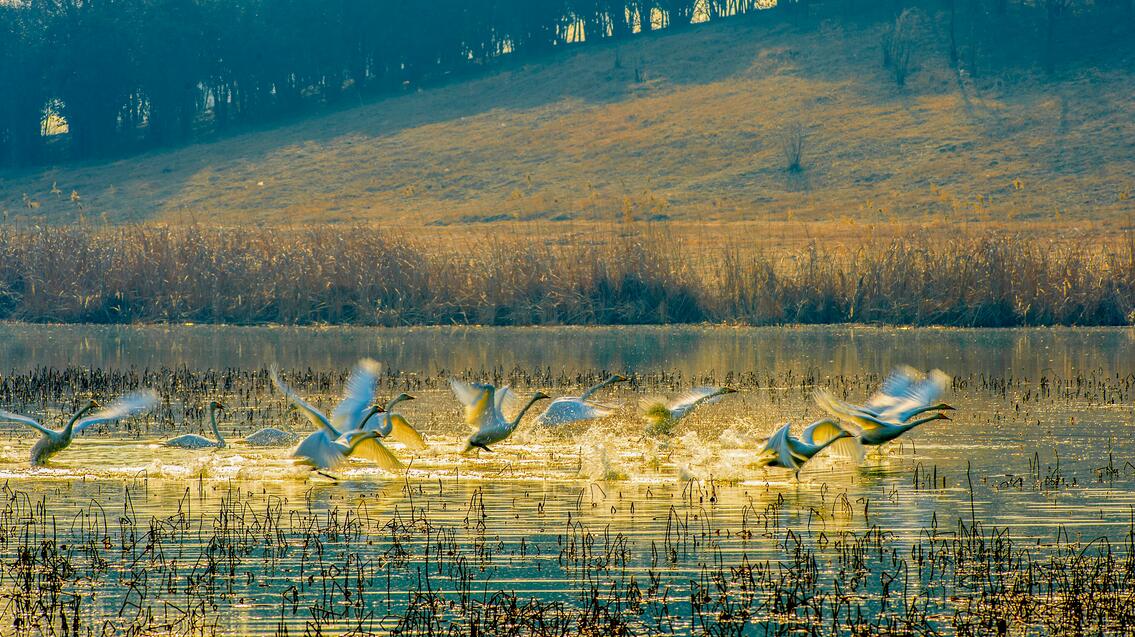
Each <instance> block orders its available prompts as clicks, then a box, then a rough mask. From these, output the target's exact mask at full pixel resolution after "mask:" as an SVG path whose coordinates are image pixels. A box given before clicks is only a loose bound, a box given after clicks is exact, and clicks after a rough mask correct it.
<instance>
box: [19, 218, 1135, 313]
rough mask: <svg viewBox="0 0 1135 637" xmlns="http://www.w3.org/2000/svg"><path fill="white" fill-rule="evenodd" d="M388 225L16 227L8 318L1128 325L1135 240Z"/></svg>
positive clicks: (1134, 301) (1134, 297)
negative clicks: (833, 237) (805, 242)
mask: <svg viewBox="0 0 1135 637" xmlns="http://www.w3.org/2000/svg"><path fill="white" fill-rule="evenodd" d="M495 232H496V231H495V230H494V229H493V228H492V227H491V226H485V227H483V228H474V229H471V230H470V235H471V236H470V238H469V239H468V240H464V241H457V240H453V239H446V240H440V239H438V237H431V236H430V235H429V232H422V233H416V234H411V233H406V232H391V231H385V230H379V229H375V228H369V227H359V228H354V229H347V230H344V229H335V228H325V227H310V228H257V227H242V228H220V227H212V226H125V227H109V228H107V227H95V226H90V225H75V226H64V227H44V228H15V229H12V228H6V229H0V319H4V320H21V321H32V322H68V323H71V322H86V323H135V322H184V321H190V322H201V323H233V324H265V323H278V324H300V325H307V324H353V325H387V326H393V325H424V324H484V325H563V324H575V325H594V324H615V325H621V324H666V323H700V322H725V323H738V324H752V325H768V324H787V323H812V324H816V323H846V322H857V323H882V324H895V325H951V326H1018V325H1123V324H1130V323H1132V322H1135V247H1133V244H1132V242H1130V241H1127V242H1123V241H1116V242H1113V243H1108V244H1106V245H1086V244H1085V243H1083V242H1081V243H1069V242H1055V241H1034V240H1032V239H1030V238H1029V237H1027V236H1018V235H989V236H983V237H976V238H972V237H970V238H957V239H952V238H948V237H946V238H943V237H941V236H938V235H931V234H925V235H921V236H913V237H911V238H909V239H906V240H898V241H890V242H877V243H867V244H864V245H863V246H862V247H860V248H859V249H857V250H848V249H845V248H842V247H834V248H830V249H829V248H827V247H825V245H824V244H819V243H817V244H813V245H810V246H808V247H806V248H804V249H788V250H782V251H776V252H770V251H764V250H760V249H756V248H754V249H751V250H750V249H744V248H738V247H736V245H737V242H736V240H735V238H734V240H732V241H729V242H725V241H723V242H722V245H723V246H725V245H728V246H729V247H723V248H721V249H720V250H715V249H713V248H712V247H711V246H712V245H713V244H712V242H709V243H707V242H705V241H704V240H702V241H693V240H690V239H688V238H684V237H682V236H671V235H670V234H668V233H667V231H666V230H665V227H664V226H655V227H646V228H641V229H630V230H627V229H625V228H620V227H613V228H612V232H610V233H608V234H607V235H604V236H597V237H594V238H593V239H592V240H588V241H580V240H574V241H571V242H557V241H553V240H538V239H536V238H534V237H531V236H517V235H510V234H507V233H498V234H496V235H494V233H495Z"/></svg>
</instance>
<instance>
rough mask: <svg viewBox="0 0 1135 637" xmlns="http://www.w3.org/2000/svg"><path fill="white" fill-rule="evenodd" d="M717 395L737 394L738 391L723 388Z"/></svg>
mask: <svg viewBox="0 0 1135 637" xmlns="http://www.w3.org/2000/svg"><path fill="white" fill-rule="evenodd" d="M717 393H719V394H736V393H737V390H736V389H733V388H732V387H722V388H721V389H719V390H717Z"/></svg>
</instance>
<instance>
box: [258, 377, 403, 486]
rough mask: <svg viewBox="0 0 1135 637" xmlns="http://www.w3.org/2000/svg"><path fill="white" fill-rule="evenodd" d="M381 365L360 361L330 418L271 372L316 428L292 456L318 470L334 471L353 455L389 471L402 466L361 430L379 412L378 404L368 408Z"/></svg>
mask: <svg viewBox="0 0 1135 637" xmlns="http://www.w3.org/2000/svg"><path fill="white" fill-rule="evenodd" d="M378 372H379V367H378V363H376V362H375V361H373V360H370V359H363V360H361V361H359V363H358V364H357V365H355V368H354V369H353V370H351V374H350V376H348V377H347V384H346V386H345V387H344V391H343V399H342V400H341V401H340V402H339V404H338V406H336V407H335V411H333V412H332V414H331V418H328V417H327V416H325V415H324V414H323V412H321V411H319V410H318V409H316V408H315V407H312V406H311V405H309V404H308V403H307V402H306V401H304V400H303V399H302V398H300V397H299V396H298V395H297V394H296V393H295V392H294V391H292V388H291V387H288V386H287V385H286V384H284V382H283V381H282V380H280V375H279V373H278V371H277V370H276V369H275V368H273V369H272V383H273V384H274V385H275V386H276V388H277V389H279V390H280V393H282V394H283V395H284V396H285V397H287V398H288V400H290V401H291V402H292V404H294V405H295V406H296V407H297V408H298V409H299V410H300V411H301V412H302V413H303V414H304V415H305V416H306V417H307V419H308V420H309V421H311V423H312V424H313V425H314V426H315V431H314V432H313V433H311V434H309V435H308V436H307V437H306V438H304V439H303V440H301V441H300V443H299V444H298V445H297V446H296V448H295V450H294V451H293V452H292V457H294V458H296V459H298V460H299V461H300V462H303V463H305V464H308V465H311V466H313V467H315V468H316V469H334V468H335V467H336V466H338V465H339V464H342V462H343V461H345V460H346V459H347V458H348V457H350V456H358V457H360V458H364V459H367V460H371V461H373V462H375V463H376V464H378V466H380V467H382V468H383V469H385V470H387V471H397V470H399V469H401V468H402V463H401V462H400V461H399V460H398V458H397V457H395V456H394V454H393V453H391V452H390V450H389V449H387V448H386V447H385V446H384V445H383V444H382V443H381V442H379V440H378V434H377V432H373V431H372V432H363V431H360V429H361V428H362V427H363V425H364V424H365V423H366V421H367V419H369V418H370V417H371V416H373V415H374V414H377V413H378V412H379V410H380V407H379V406H378V405H371V406H369V407H368V406H367V404H368V403H369V402H370V400H371V398H372V397H373V396H374V389H375V386H376V385H377V384H378Z"/></svg>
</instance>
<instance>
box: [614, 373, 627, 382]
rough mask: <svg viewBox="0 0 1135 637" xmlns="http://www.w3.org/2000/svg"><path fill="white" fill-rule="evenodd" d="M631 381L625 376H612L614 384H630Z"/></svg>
mask: <svg viewBox="0 0 1135 637" xmlns="http://www.w3.org/2000/svg"><path fill="white" fill-rule="evenodd" d="M629 381H630V379H629V378H627V377H626V376H623V375H622V374H613V375H612V376H611V382H612V383H626V382H629Z"/></svg>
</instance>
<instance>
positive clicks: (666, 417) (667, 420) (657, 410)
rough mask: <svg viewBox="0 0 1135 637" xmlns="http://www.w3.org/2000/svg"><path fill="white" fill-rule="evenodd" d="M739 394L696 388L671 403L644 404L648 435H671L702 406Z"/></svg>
mask: <svg viewBox="0 0 1135 637" xmlns="http://www.w3.org/2000/svg"><path fill="white" fill-rule="evenodd" d="M734 393H737V390H736V389H733V388H731V387H695V388H694V389H691V390H690V391H688V392H686V393H685V394H682V395H681V396H679V397H677V398H675V399H674V400H671V401H670V402H668V403H667V402H662V401H649V402H644V403H643V416H644V417H645V418H646V422H647V427H646V433H647V434H649V435H658V434H669V433H670V431H671V430H672V429H673V428H674V425H676V424H677V423H678V421H679V420H681V419H683V418H685V417H686V416H688V415H690V413H691V412H692V411H693V410H694V409H696V408H697V407H698V406H700V405H708V404H713V403H715V402H717V401H719V400H721V399H722V397H724V396H725V395H726V394H734Z"/></svg>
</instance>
